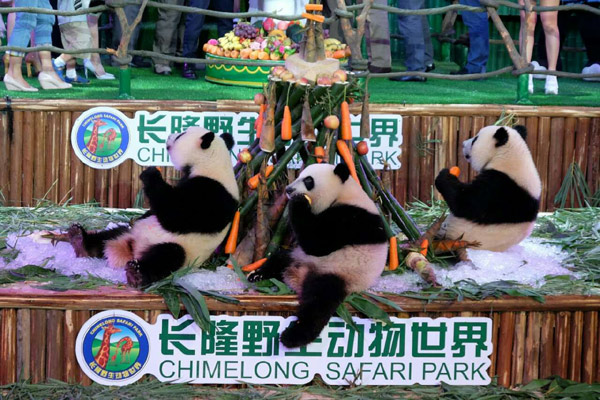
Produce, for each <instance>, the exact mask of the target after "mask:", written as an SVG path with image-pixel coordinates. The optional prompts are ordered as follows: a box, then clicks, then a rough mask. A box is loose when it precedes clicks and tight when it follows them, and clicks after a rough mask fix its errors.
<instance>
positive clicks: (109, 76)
mask: <svg viewBox="0 0 600 400" xmlns="http://www.w3.org/2000/svg"><path fill="white" fill-rule="evenodd" d="M83 67H84V69H85V77H86V78H87V77H88V71H90V72H91V73H92V74H94V75H95V76H96V79H102V80H111V79H115V76H114V75H113V74H109V73H108V72H106V71H105V72H104V74H102V75H98V73H97V72H96V67H94V64H92V61H91V60H90V59H88V58H85V59H84V60H83Z"/></svg>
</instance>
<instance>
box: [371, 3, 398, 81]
mask: <svg viewBox="0 0 600 400" xmlns="http://www.w3.org/2000/svg"><path fill="white" fill-rule="evenodd" d="M375 3H377V4H381V5H387V1H386V0H375ZM365 36H366V40H367V52H368V53H369V61H370V65H369V70H371V69H372V70H373V71H372V72H389V71H391V67H392V57H391V54H390V29H389V21H388V13H387V12H386V11H383V10H373V9H372V10H371V11H370V12H369V18H368V29H367V30H366V32H365Z"/></svg>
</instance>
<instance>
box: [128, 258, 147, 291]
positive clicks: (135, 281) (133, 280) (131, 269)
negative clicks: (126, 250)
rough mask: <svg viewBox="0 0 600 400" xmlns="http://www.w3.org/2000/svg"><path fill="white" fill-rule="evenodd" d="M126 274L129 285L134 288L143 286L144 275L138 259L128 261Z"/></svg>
mask: <svg viewBox="0 0 600 400" xmlns="http://www.w3.org/2000/svg"><path fill="white" fill-rule="evenodd" d="M125 274H126V275H127V284H128V285H129V286H131V287H134V288H140V287H142V283H143V276H142V271H141V269H140V263H139V262H138V260H131V261H129V262H128V263H127V266H126V267H125Z"/></svg>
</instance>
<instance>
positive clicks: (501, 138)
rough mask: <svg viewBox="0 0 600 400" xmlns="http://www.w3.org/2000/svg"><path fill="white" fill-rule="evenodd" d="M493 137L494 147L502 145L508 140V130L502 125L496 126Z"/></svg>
mask: <svg viewBox="0 0 600 400" xmlns="http://www.w3.org/2000/svg"><path fill="white" fill-rule="evenodd" d="M494 139H496V147H500V146H504V145H505V144H506V142H508V131H507V130H506V128H504V127H503V126H502V127H500V128H498V130H497V131H496V133H494Z"/></svg>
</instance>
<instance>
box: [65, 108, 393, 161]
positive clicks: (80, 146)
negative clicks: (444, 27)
mask: <svg viewBox="0 0 600 400" xmlns="http://www.w3.org/2000/svg"><path fill="white" fill-rule="evenodd" d="M257 116H258V114H257V113H253V112H242V113H234V112H202V113H198V112H176V111H159V112H156V113H153V114H150V113H148V112H147V111H138V112H136V113H135V116H134V117H133V118H128V117H127V116H125V115H124V114H123V113H121V112H120V111H118V110H116V109H114V108H110V107H95V108H92V109H90V110H88V111H86V112H84V113H83V114H82V115H81V116H80V117H79V118H77V120H76V121H75V123H74V124H73V129H72V131H71V144H72V146H73V150H74V151H75V154H76V155H77V157H78V158H79V159H80V160H81V161H82V162H84V163H85V164H86V165H89V166H90V167H92V168H100V169H107V168H113V167H115V166H117V165H119V164H120V163H122V162H123V161H125V160H126V159H128V158H130V159H133V160H134V161H135V162H136V163H138V164H140V165H145V166H150V165H155V166H158V165H172V164H171V162H170V160H169V154H168V153H167V149H166V147H165V143H166V141H167V137H168V136H169V135H170V134H173V133H179V132H182V131H184V130H185V129H187V128H189V127H191V126H202V127H204V128H206V129H208V130H211V131H213V132H215V133H217V134H221V133H231V134H232V135H233V138H234V139H235V143H236V145H235V147H234V148H233V149H232V151H231V161H232V164H235V162H236V156H237V154H238V153H239V152H240V151H241V150H242V149H244V148H246V147H248V146H249V145H250V144H252V142H254V139H255V138H256V131H255V130H254V122H255V120H256V118H257ZM351 121H352V135H353V137H354V139H355V140H360V115H353V116H351ZM366 140H367V141H368V142H369V149H370V151H369V161H370V162H371V165H373V166H374V168H376V169H382V168H383V163H384V162H387V163H388V164H389V166H390V168H391V169H398V168H400V161H399V160H398V156H399V155H400V146H401V145H402V117H401V116H400V115H394V114H372V115H371V138H370V139H366ZM337 161H339V159H338V160H336V162H337ZM300 165H301V161H300V157H299V156H298V157H297V159H296V160H293V161H292V162H291V163H290V167H291V168H293V167H298V166H300Z"/></svg>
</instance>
